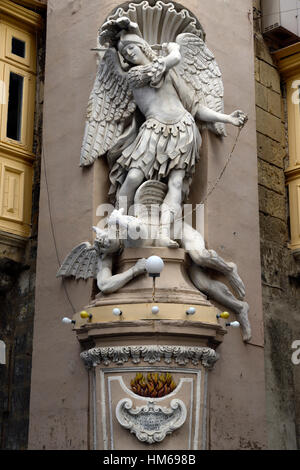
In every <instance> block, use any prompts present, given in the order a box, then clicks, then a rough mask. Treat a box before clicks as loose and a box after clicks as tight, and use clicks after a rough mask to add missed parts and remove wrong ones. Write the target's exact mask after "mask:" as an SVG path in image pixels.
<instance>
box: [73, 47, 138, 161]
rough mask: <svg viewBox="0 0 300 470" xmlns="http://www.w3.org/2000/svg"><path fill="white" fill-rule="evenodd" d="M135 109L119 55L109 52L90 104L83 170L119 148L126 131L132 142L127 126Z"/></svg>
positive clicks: (98, 73) (100, 70)
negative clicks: (115, 148)
mask: <svg viewBox="0 0 300 470" xmlns="http://www.w3.org/2000/svg"><path fill="white" fill-rule="evenodd" d="M135 108H136V105H135V103H134V101H133V96H132V92H131V91H130V89H129V86H128V82H127V77H126V73H125V72H124V71H123V70H122V67H121V65H120V61H119V57H118V53H117V51H116V50H115V49H114V48H109V49H107V51H106V52H105V55H104V57H103V59H102V60H101V62H100V64H99V67H98V71H97V75H96V80H95V83H94V87H93V90H92V92H91V95H90V99H89V103H88V109H87V119H86V125H85V132H84V138H83V143H82V148H81V156H80V166H88V165H91V164H92V163H93V162H94V161H95V160H96V159H97V158H98V157H100V156H102V155H104V154H105V153H106V152H107V151H109V150H112V149H113V148H114V147H115V146H117V145H119V146H120V142H119V141H120V140H122V134H123V133H124V131H126V133H127V137H126V138H127V139H130V125H129V131H128V128H126V126H128V118H130V117H132V114H133V113H134V111H135ZM129 143H131V142H129Z"/></svg>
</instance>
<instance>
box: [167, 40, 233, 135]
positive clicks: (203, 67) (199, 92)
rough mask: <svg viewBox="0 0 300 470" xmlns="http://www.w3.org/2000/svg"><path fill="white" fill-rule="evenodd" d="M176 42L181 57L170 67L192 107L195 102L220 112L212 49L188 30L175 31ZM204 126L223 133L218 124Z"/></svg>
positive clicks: (217, 71) (219, 84)
mask: <svg viewBox="0 0 300 470" xmlns="http://www.w3.org/2000/svg"><path fill="white" fill-rule="evenodd" d="M176 42H177V44H179V45H180V52H181V56H182V59H181V61H180V63H179V64H178V65H177V66H176V67H174V70H175V72H176V73H177V75H178V76H179V77H180V78H181V79H183V81H184V82H185V85H186V87H187V89H188V90H189V91H190V96H192V97H193V100H194V103H193V106H194V109H195V104H197V102H198V103H199V104H202V105H204V106H206V107H208V108H210V109H212V110H214V111H217V112H219V113H224V100H223V98H224V87H223V81H222V74H221V71H220V69H219V66H218V64H217V62H216V59H215V57H214V55H213V54H212V52H211V51H210V50H209V49H208V47H207V46H206V44H205V42H204V41H203V40H202V39H201V38H199V37H198V36H195V35H194V34H191V33H183V34H179V35H178V36H177V38H176ZM179 93H180V90H179ZM208 127H209V128H210V129H211V130H212V131H213V132H215V133H216V134H218V135H226V131H225V126H224V124H222V123H216V124H210V125H208Z"/></svg>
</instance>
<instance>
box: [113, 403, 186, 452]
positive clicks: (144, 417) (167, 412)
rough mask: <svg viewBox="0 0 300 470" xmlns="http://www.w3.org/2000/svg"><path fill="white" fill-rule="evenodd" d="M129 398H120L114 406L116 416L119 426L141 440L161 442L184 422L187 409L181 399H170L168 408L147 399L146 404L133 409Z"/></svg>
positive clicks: (149, 442) (151, 442)
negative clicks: (115, 406)
mask: <svg viewBox="0 0 300 470" xmlns="http://www.w3.org/2000/svg"><path fill="white" fill-rule="evenodd" d="M132 406H133V404H132V401H131V400H130V399H129V398H124V399H123V400H121V401H120V402H119V403H118V405H117V408H116V417H117V420H118V422H119V423H120V425H121V426H123V427H124V428H125V429H128V430H130V432H131V433H133V434H135V435H136V437H137V439H138V440H139V441H141V442H147V443H148V444H153V443H155V442H161V441H163V440H164V438H165V437H166V436H167V434H172V433H173V432H174V431H175V430H176V429H179V428H180V427H181V426H182V425H183V424H184V422H185V420H186V416H187V411H186V406H185V404H184V403H183V402H182V401H181V400H176V399H175V400H172V401H171V403H170V408H167V407H162V406H159V405H157V404H155V402H154V400H149V402H148V404H147V405H146V406H140V407H137V408H135V409H133V408H132Z"/></svg>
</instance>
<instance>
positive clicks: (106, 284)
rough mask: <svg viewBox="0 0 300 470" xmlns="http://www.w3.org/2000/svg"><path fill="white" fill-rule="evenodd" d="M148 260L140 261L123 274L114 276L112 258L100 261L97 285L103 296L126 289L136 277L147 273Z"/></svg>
mask: <svg viewBox="0 0 300 470" xmlns="http://www.w3.org/2000/svg"><path fill="white" fill-rule="evenodd" d="M145 266H146V260H145V259H140V260H138V261H137V263H136V264H135V265H134V266H133V267H132V268H130V269H128V270H127V271H125V272H124V273H121V274H115V275H114V276H113V275H112V257H111V256H109V257H106V258H104V259H99V261H98V274H97V285H98V288H99V289H100V291H101V292H102V293H103V294H112V293H113V292H117V291H118V290H119V289H121V287H124V286H125V285H126V284H127V283H128V282H129V281H131V280H132V279H133V278H135V277H136V276H139V275H140V274H143V273H145V272H146V268H145Z"/></svg>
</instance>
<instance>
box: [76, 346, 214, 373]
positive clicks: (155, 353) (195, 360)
mask: <svg viewBox="0 0 300 470" xmlns="http://www.w3.org/2000/svg"><path fill="white" fill-rule="evenodd" d="M80 357H81V359H82V360H83V362H84V364H85V366H86V367H87V368H88V369H91V368H92V367H97V366H99V365H103V366H109V365H110V364H111V363H115V364H117V365H123V364H124V363H126V362H129V361H131V362H132V363H133V364H139V363H140V362H141V361H143V362H147V363H149V364H155V363H157V362H161V361H164V362H165V363H167V364H171V363H172V362H175V363H176V364H178V365H180V366H186V365H187V364H189V363H190V362H191V363H192V364H193V365H195V366H197V365H199V364H202V366H203V367H206V368H207V369H212V368H213V366H214V364H215V362H216V361H217V360H218V358H219V354H218V353H217V352H216V351H215V350H214V349H211V348H208V347H196V346H192V347H190V346H158V345H149V346H114V347H105V348H101V347H96V348H92V349H89V350H87V351H84V352H82V353H81V354H80Z"/></svg>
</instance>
